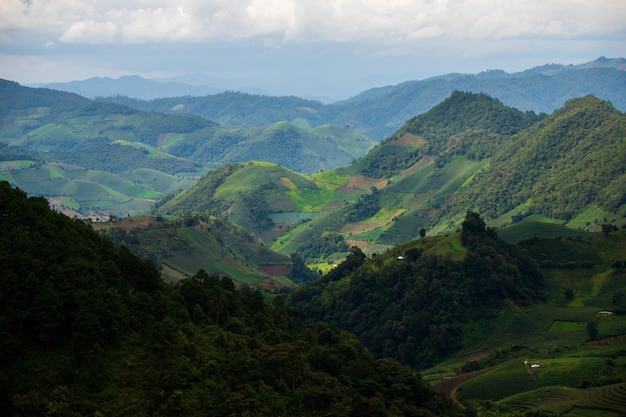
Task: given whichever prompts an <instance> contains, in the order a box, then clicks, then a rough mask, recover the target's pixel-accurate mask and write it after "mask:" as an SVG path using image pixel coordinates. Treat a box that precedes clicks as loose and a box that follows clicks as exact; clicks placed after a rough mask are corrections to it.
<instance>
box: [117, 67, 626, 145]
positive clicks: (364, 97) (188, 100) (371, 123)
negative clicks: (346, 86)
mask: <svg viewBox="0 0 626 417" xmlns="http://www.w3.org/2000/svg"><path fill="white" fill-rule="evenodd" d="M240 91H241V90H240ZM453 91H466V92H474V93H485V94H488V95H490V96H492V97H494V98H497V99H498V100H500V101H501V102H502V103H503V104H505V105H507V106H510V107H513V108H516V109H518V110H521V111H524V112H525V111H534V112H535V113H552V112H553V111H554V110H556V109H557V108H560V107H562V106H563V105H564V104H565V102H566V101H567V100H570V99H572V98H578V97H583V96H586V95H588V94H593V95H594V96H596V97H597V98H599V99H601V100H608V101H610V102H611V103H612V104H613V106H614V107H615V108H617V109H619V110H621V111H625V110H626V94H624V93H625V92H626V59H623V58H615V59H609V58H603V57H602V58H598V59H597V60H595V61H591V62H588V63H585V64H581V65H560V64H546V65H543V66H539V67H536V68H532V69H529V70H526V71H522V72H517V73H507V72H505V71H502V70H488V71H484V72H481V73H479V74H458V73H455V74H445V75H442V76H437V77H432V78H428V79H425V80H419V81H406V82H403V83H400V84H397V85H390V86H382V87H376V88H372V89H369V90H366V91H363V92H362V93H360V94H358V95H356V96H354V97H352V98H350V99H348V100H344V101H340V102H336V103H333V104H323V103H322V102H320V101H317V100H305V99H302V98H296V97H293V96H281V97H279V96H268V95H263V94H249V93H248V94H243V93H241V92H232V91H230V92H225V93H219V94H212V95H207V96H199V95H195V97H169V98H160V99H155V100H150V101H144V100H137V99H129V98H128V97H133V96H132V95H131V94H130V93H128V94H125V95H126V96H128V97H120V96H118V97H111V98H108V99H106V101H109V102H117V103H120V104H125V105H128V106H131V107H134V108H137V109H141V110H144V111H158V112H164V113H193V114H197V115H200V116H202V117H205V118H208V119H210V120H214V121H216V122H218V123H224V124H231V125H238V126H259V125H264V124H271V123H276V122H279V121H283V120H286V121H291V122H293V121H296V122H297V124H299V125H305V126H310V127H315V126H319V125H323V124H329V123H330V124H333V125H337V126H345V127H349V128H351V129H354V130H357V131H359V132H360V133H362V134H365V135H367V136H368V137H371V138H373V139H377V140H382V139H384V138H386V137H388V136H390V135H391V134H393V132H395V131H396V130H398V129H399V128H400V127H401V126H402V125H403V124H404V122H406V121H407V120H409V119H410V118H412V117H414V116H415V115H418V114H422V113H425V112H426V111H428V110H429V109H431V108H432V107H434V106H435V105H437V104H439V103H441V102H442V101H443V100H445V99H446V98H447V97H449V96H450V94H452V92H453Z"/></svg>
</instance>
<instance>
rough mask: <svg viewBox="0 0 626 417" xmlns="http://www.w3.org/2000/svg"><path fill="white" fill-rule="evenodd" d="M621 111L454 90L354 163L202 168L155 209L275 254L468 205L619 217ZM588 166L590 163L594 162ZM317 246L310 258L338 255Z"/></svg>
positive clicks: (443, 226)
mask: <svg viewBox="0 0 626 417" xmlns="http://www.w3.org/2000/svg"><path fill="white" fill-rule="evenodd" d="M625 140H626V116H625V115H624V113H622V112H620V111H618V110H616V109H615V108H614V107H612V106H611V104H610V103H608V102H606V101H602V100H599V99H598V98H596V97H593V96H587V97H583V98H579V99H573V100H571V101H569V102H568V103H566V105H565V106H564V107H563V108H561V109H559V110H557V111H556V112H554V113H553V114H551V115H549V116H546V115H543V116H538V115H536V114H534V113H524V112H521V111H519V110H516V109H513V108H510V107H507V106H505V105H503V104H502V103H500V102H499V101H498V100H496V99H494V98H491V97H489V96H487V95H485V94H474V93H462V92H455V93H453V94H452V95H451V96H450V97H449V98H448V99H446V100H444V101H443V102H442V103H440V104H439V105H437V106H435V107H434V108H432V109H431V110H429V111H428V112H426V113H424V114H421V115H418V116H416V117H414V118H412V119H411V120H409V121H408V122H407V123H406V124H405V125H404V126H403V127H402V128H401V129H400V130H398V131H397V132H396V133H395V134H394V135H392V136H390V137H389V138H388V139H386V140H385V141H383V142H381V143H380V144H379V145H377V146H376V147H375V148H374V149H372V150H371V151H370V152H368V153H367V154H366V155H365V156H363V157H362V158H360V159H359V160H357V161H355V162H354V163H353V164H351V165H349V166H347V167H344V168H338V169H335V170H333V171H328V172H324V173H318V174H314V175H311V176H303V175H301V174H298V173H295V172H290V171H288V170H286V169H285V168H283V167H281V166H278V165H273V164H260V163H242V164H238V165H228V166H222V167H220V168H219V169H217V170H215V171H212V172H209V173H208V174H207V175H205V176H204V177H203V178H201V179H200V180H199V181H198V182H197V183H196V184H195V185H194V186H193V187H191V188H190V189H189V190H187V191H185V192H183V193H181V194H179V195H177V196H175V197H174V198H172V199H170V200H167V201H165V200H163V201H162V202H161V203H160V204H159V205H158V206H157V208H156V212H157V213H159V214H162V215H166V214H170V215H171V214H173V213H181V212H188V213H190V212H194V213H199V214H201V215H215V216H220V217H222V218H224V219H227V220H228V221H231V222H233V223H236V224H239V225H241V226H243V227H244V228H245V229H246V230H248V231H249V232H250V233H252V234H254V235H256V236H258V237H259V238H261V239H263V240H264V241H265V243H266V244H268V245H272V248H273V249H274V250H276V251H278V252H281V253H284V254H290V253H293V252H297V251H298V250H300V248H301V247H302V246H303V245H306V246H310V245H320V246H323V245H324V244H325V243H324V242H325V237H326V236H328V235H329V234H331V235H336V236H339V237H341V238H342V239H344V240H345V241H347V242H348V243H349V246H353V245H357V246H359V247H361V248H362V249H363V250H364V251H366V252H367V253H372V252H376V251H380V250H383V249H385V248H388V247H389V246H390V245H396V244H399V243H402V242H405V241H408V240H411V239H414V238H416V237H418V235H419V234H420V231H421V229H425V230H426V231H427V233H428V234H429V235H436V234H440V233H449V232H452V231H454V230H456V229H458V228H459V227H460V225H461V222H462V221H463V217H464V215H465V212H466V211H467V210H474V211H476V212H478V213H480V214H481V216H483V217H484V218H485V220H486V221H487V223H488V224H489V225H490V226H494V227H502V226H504V225H511V224H514V223H517V222H520V221H531V220H534V221H536V220H541V221H544V222H556V223H560V224H562V225H566V226H569V227H572V228H575V229H590V230H599V228H600V225H601V224H603V223H606V222H617V224H623V223H624V217H623V214H624V210H625V209H626V188H625V187H624V184H626V176H625V175H626V171H625V169H626V165H625V164H623V161H625V160H626V142H625ZM590 167H593V168H592V169H591V168H590ZM334 252H335V251H334V250H333V249H332V247H331V248H329V250H328V251H322V252H316V253H318V255H317V256H316V258H317V259H315V260H314V259H309V260H307V261H308V262H309V263H324V262H326V261H327V260H329V259H330V260H332V259H334V257H336V256H339V257H341V256H344V254H345V249H344V251H343V253H342V254H339V255H337V254H336V253H334Z"/></svg>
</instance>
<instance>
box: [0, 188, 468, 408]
mask: <svg viewBox="0 0 626 417" xmlns="http://www.w3.org/2000/svg"><path fill="white" fill-rule="evenodd" d="M0 261H1V264H2V269H1V270H0V317H2V320H0V335H1V336H2V337H1V338H0V344H1V345H0V359H1V361H0V363H2V368H0V410H2V412H3V415H5V414H6V415H19V416H22V415H24V416H26V415H69V416H92V415H107V416H116V415H120V416H121V415H133V416H164V415H185V416H225V415H250V416H269V415H285V416H287V415H288V416H296V415H308V416H326V415H337V416H351V415H363V414H361V411H362V410H365V409H366V410H370V411H371V410H375V412H376V415H377V416H402V415H422V414H425V415H427V414H428V413H429V412H430V411H433V412H435V410H436V412H437V414H438V415H444V416H445V415H455V413H456V409H455V407H454V406H453V405H452V404H451V403H450V402H449V401H448V400H446V399H445V398H444V397H442V396H440V395H438V394H435V393H434V392H433V391H432V390H431V389H430V388H429V387H428V386H427V384H425V383H424V382H423V381H422V380H421V377H420V375H419V374H416V373H414V372H413V371H412V370H411V369H409V368H406V367H404V366H401V365H400V364H398V363H397V362H395V361H392V360H390V359H381V360H375V359H374V358H373V357H372V356H371V354H370V353H369V352H368V351H367V350H366V349H365V348H364V347H363V346H362V345H361V344H360V343H359V342H358V341H357V340H356V338H355V337H354V336H352V335H350V334H349V333H347V332H345V331H343V330H339V329H338V328H336V327H333V326H330V325H327V324H324V323H318V324H314V325H310V326H308V327H304V328H303V327H301V326H300V324H299V320H300V319H301V317H302V316H301V312H299V311H298V310H295V309H293V308H290V307H288V306H286V305H285V302H284V300H283V299H282V298H281V297H280V296H277V297H275V298H274V300H273V302H272V303H271V304H268V303H266V302H265V301H264V296H263V295H262V294H261V293H259V292H258V291H253V290H251V289H249V288H245V287H244V288H241V289H239V290H238V289H236V288H235V285H234V283H233V282H232V281H231V280H230V279H228V278H219V277H215V276H210V275H209V274H207V273H206V272H205V271H203V270H200V271H198V273H197V274H196V275H194V276H193V277H191V278H189V279H184V280H182V281H180V282H179V283H178V284H176V285H168V284H165V283H163V282H162V281H161V280H160V279H159V276H158V273H157V271H156V269H155V268H154V266H153V265H152V264H151V263H149V262H145V261H142V260H140V259H138V258H136V257H134V255H132V254H131V253H130V252H129V251H128V250H126V249H124V248H121V249H118V248H116V247H115V246H113V244H112V243H111V242H110V241H108V240H107V239H105V238H104V237H102V236H100V235H98V234H96V233H95V232H93V231H92V230H91V229H90V227H89V226H87V225H85V224H84V223H82V222H79V221H76V220H71V219H69V218H67V217H64V216H63V215H61V214H58V213H55V212H52V211H51V210H50V209H49V208H48V205H47V202H46V201H45V200H44V199H43V198H27V197H26V195H25V194H24V193H23V192H21V191H19V190H15V189H13V188H11V187H10V186H9V184H8V183H6V182H1V183H0Z"/></svg>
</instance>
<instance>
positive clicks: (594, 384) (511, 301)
mask: <svg viewBox="0 0 626 417" xmlns="http://www.w3.org/2000/svg"><path fill="white" fill-rule="evenodd" d="M625 261H626V232H625V231H624V230H622V231H615V230H614V231H611V232H609V233H608V234H607V235H603V234H598V233H597V234H595V235H594V236H589V235H586V236H573V235H572V236H569V237H559V238H555V239H542V238H537V237H533V238H531V239H528V240H523V241H521V242H520V243H518V244H517V245H509V244H506V243H504V242H503V241H501V240H499V239H498V238H497V237H496V234H495V232H494V231H493V230H492V229H489V228H486V227H485V225H484V223H483V222H482V221H481V220H480V219H479V218H478V217H477V216H476V215H475V214H472V213H468V215H467V216H466V218H465V222H464V223H463V228H462V230H461V232H459V233H455V234H452V235H446V236H438V237H429V238H425V239H420V240H415V241H412V242H408V243H406V244H403V245H400V246H397V247H394V248H393V249H391V250H389V251H387V252H383V253H379V254H376V255H372V256H369V257H368V256H366V255H365V254H363V253H362V252H361V251H360V250H359V249H358V248H352V250H351V252H350V254H349V255H348V257H347V258H346V260H345V261H344V262H343V263H340V264H339V265H338V266H336V267H335V268H334V269H332V270H331V271H330V272H328V273H327V274H326V275H324V276H323V277H322V278H321V279H320V280H318V281H315V282H313V283H310V284H308V285H305V286H302V287H299V288H297V289H296V290H295V291H293V292H292V294H291V297H290V299H289V302H290V303H291V304H292V305H294V306H298V307H299V308H302V309H303V310H304V311H305V312H306V313H307V317H312V318H313V319H320V320H325V321H329V322H331V323H335V324H337V325H338V326H340V327H342V328H345V329H348V330H350V331H351V332H353V333H355V334H356V335H357V336H358V337H359V339H360V340H361V341H362V342H363V343H364V345H365V346H367V347H368V349H370V350H371V351H372V353H374V354H375V355H385V356H387V355H390V356H393V357H395V358H397V359H399V360H400V361H402V362H404V363H408V364H411V365H412V366H414V367H418V368H426V369H424V370H423V375H424V378H425V379H426V380H427V381H429V382H430V383H431V384H432V385H433V386H434V387H435V388H436V389H437V390H439V391H440V392H444V393H447V394H449V395H453V396H455V397H456V398H457V399H458V400H460V401H462V403H463V404H464V405H465V406H466V407H467V409H468V410H469V411H471V412H473V413H477V415H480V416H492V415H504V416H509V415H510V416H519V415H524V414H523V413H524V412H525V410H526V411H528V412H531V410H535V411H537V412H540V411H545V412H548V411H549V412H556V413H563V414H561V415H570V414H568V413H570V412H571V413H572V414H571V415H590V416H603V415H607V414H605V413H607V412H608V413H616V414H608V415H620V414H619V413H620V410H623V409H624V408H623V407H624V405H626V401H625V399H626V398H625V397H624V396H623V394H622V393H623V390H624V387H623V385H615V384H619V383H623V381H624V380H625V378H626V349H625V346H626V340H625V339H624V335H626V316H624V314H625V312H626V297H625V296H624V294H626V281H625V278H626V269H624V265H626V264H624V262H625ZM539 266H541V268H540V269H539ZM531 365H536V366H531ZM551 392H554V394H550V393H551ZM576 412H578V413H581V414H576Z"/></svg>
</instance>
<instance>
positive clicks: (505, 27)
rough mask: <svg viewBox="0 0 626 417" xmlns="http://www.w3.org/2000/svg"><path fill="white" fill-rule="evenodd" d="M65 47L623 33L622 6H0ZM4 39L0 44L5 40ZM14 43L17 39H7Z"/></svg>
mask: <svg viewBox="0 0 626 417" xmlns="http://www.w3.org/2000/svg"><path fill="white" fill-rule="evenodd" d="M10 31H28V32H39V33H41V34H45V36H47V37H48V41H50V42H55V43H56V42H63V43H70V44H77V43H78V44H107V43H126V44H142V43H158V42H167V43H176V42H202V43H207V42H227V41H236V40H242V39H272V40H275V41H277V42H281V43H290V42H318V41H330V42H352V41H381V42H384V43H386V44H401V43H404V42H411V41H415V40H423V39H433V38H448V39H510V38H517V37H543V36H550V37H564V38H568V37H591V36H599V35H600V34H613V35H616V34H619V35H621V36H623V35H624V32H626V3H624V2H623V1H622V0H595V1H592V0H517V1H498V0H328V1H319V0H150V1H149V0H137V1H128V0H100V1H95V0H94V1H85V0H28V1H26V0H3V1H2V2H0V32H10ZM6 38H7V37H6V36H2V37H0V39H6ZM13 39H14V40H15V41H17V40H16V39H17V38H16V37H14V38H13Z"/></svg>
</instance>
